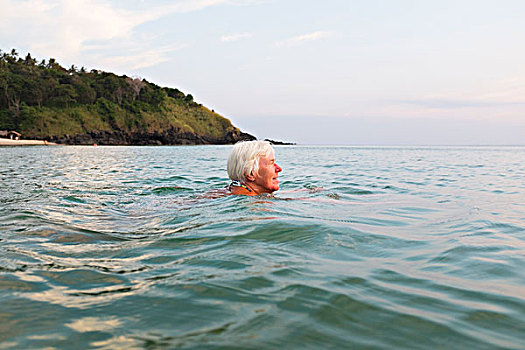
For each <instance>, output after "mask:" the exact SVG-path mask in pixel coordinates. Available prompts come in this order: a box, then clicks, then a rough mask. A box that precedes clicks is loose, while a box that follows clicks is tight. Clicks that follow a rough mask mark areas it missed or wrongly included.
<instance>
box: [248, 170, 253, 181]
mask: <svg viewBox="0 0 525 350" xmlns="http://www.w3.org/2000/svg"><path fill="white" fill-rule="evenodd" d="M246 180H248V181H255V176H253V171H251V172H250V173H249V174H247V175H246Z"/></svg>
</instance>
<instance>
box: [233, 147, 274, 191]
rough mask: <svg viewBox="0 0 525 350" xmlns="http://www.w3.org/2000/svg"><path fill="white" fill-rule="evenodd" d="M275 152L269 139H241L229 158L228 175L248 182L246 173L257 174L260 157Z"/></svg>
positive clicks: (235, 179) (236, 179)
mask: <svg viewBox="0 0 525 350" xmlns="http://www.w3.org/2000/svg"><path fill="white" fill-rule="evenodd" d="M273 152H274V150H273V148H272V145H271V144H270V142H268V141H241V142H238V143H236V144H235V145H234V146H233V149H232V152H231V153H230V158H228V176H229V177H230V179H232V180H234V181H240V182H246V175H248V174H257V172H258V171H259V158H260V157H261V156H263V157H268V156H270V154H272V153H273Z"/></svg>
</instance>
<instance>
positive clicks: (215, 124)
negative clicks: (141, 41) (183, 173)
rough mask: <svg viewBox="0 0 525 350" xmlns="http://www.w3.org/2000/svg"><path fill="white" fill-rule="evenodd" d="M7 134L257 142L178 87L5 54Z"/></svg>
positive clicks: (1, 99)
mask: <svg viewBox="0 0 525 350" xmlns="http://www.w3.org/2000/svg"><path fill="white" fill-rule="evenodd" d="M0 130H15V131H18V132H20V133H22V138H26V139H29V138H34V139H43V140H48V141H54V142H58V143H67V144H93V143H98V144H120V145H125V144H131V145H146V144H167V145H173V144H227V143H235V142H237V141H239V140H250V139H255V137H253V136H252V135H249V134H246V133H243V132H241V131H240V130H239V129H237V128H236V127H234V126H233V125H232V124H231V122H230V121H229V120H228V119H226V118H224V117H222V116H220V115H218V114H217V113H214V111H213V110H209V109H207V108H205V107H204V106H202V105H201V104H199V103H196V102H195V101H193V97H192V96H191V95H189V94H188V95H186V94H184V93H183V92H181V91H179V90H178V89H173V88H165V87H164V88H163V87H159V86H157V85H155V84H153V83H150V82H148V81H146V80H145V79H139V78H131V77H127V76H117V75H115V74H113V73H108V72H103V71H99V70H91V71H89V72H88V71H86V69H84V68H83V67H82V68H80V69H79V68H77V67H75V66H72V67H70V68H69V69H66V68H64V67H61V66H60V64H58V63H57V62H56V60H55V59H53V58H51V59H49V60H48V61H47V62H46V60H42V61H41V62H38V61H37V60H35V59H34V58H33V57H32V56H31V55H30V54H27V56H26V57H25V58H22V57H19V55H18V53H17V52H16V51H15V50H12V51H11V52H10V53H8V52H2V51H0Z"/></svg>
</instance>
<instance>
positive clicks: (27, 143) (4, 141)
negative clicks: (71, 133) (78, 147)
mask: <svg viewBox="0 0 525 350" xmlns="http://www.w3.org/2000/svg"><path fill="white" fill-rule="evenodd" d="M0 146H57V144H56V143H53V142H48V141H42V140H11V139H2V138H0Z"/></svg>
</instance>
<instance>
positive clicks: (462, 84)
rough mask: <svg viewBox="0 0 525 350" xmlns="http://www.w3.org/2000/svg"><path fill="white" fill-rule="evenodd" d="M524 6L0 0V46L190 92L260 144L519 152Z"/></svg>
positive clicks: (523, 113)
mask: <svg viewBox="0 0 525 350" xmlns="http://www.w3.org/2000/svg"><path fill="white" fill-rule="evenodd" d="M524 13H525V1H522V0H499V1H493V0H491V1H485V0H476V1H471V0H453V1H450V0H439V1H437V0H436V1H433V0H428V1H419V0H381V1H380V0H366V1H364V0H359V1H357V0H323V1H320V0H318V1H313V0H171V1H168V0H115V1H109V0H47V1H44V0H0V49H1V50H3V51H10V50H11V49H13V48H15V49H16V50H17V51H18V52H19V54H20V55H21V56H25V54H27V53H28V52H30V53H31V55H32V56H33V57H34V58H37V59H39V60H41V59H46V60H47V59H49V58H50V57H52V58H55V59H56V60H57V61H58V62H59V63H60V64H61V65H62V66H64V67H70V66H71V65H73V64H74V65H76V66H77V67H82V66H83V67H85V68H86V69H88V70H91V69H100V70H104V71H109V72H114V73H116V74H119V75H121V74H126V75H128V76H135V77H141V78H145V79H147V80H148V81H150V82H153V83H155V84H157V85H160V86H167V87H173V88H178V89H179V90H181V91H183V92H185V93H187V94H192V96H193V97H194V99H195V101H197V102H199V103H202V104H203V105H205V106H206V107H208V108H210V109H214V110H215V111H216V112H218V113H220V114H221V115H223V116H225V117H227V118H229V119H230V120H231V121H232V123H233V124H234V125H235V126H237V127H239V128H240V129H241V130H243V131H246V132H249V133H251V134H253V135H255V136H257V137H258V138H260V139H264V138H270V139H274V140H281V141H289V142H296V143H298V144H348V145H485V144H486V145H517V144H521V145H523V144H525V45H524V43H523V42H524V41H523V40H524V39H523V38H525V21H524V20H523V14H524Z"/></svg>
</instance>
